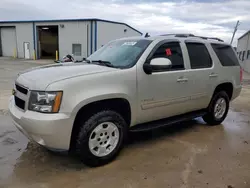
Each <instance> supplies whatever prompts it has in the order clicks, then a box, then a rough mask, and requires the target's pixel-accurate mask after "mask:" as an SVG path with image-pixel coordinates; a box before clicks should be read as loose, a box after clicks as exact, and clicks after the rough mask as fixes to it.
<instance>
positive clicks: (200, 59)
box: [186, 43, 212, 69]
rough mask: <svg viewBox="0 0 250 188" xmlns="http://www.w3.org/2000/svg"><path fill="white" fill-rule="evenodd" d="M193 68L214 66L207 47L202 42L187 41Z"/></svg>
mask: <svg viewBox="0 0 250 188" xmlns="http://www.w3.org/2000/svg"><path fill="white" fill-rule="evenodd" d="M186 45H187V49H188V54H189V58H190V64H191V68H192V69H201V68H210V67H212V59H211V57H210V55H209V52H208V50H207V47H206V46H205V45H204V44H202V43H186Z"/></svg>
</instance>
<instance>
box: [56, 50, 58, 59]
mask: <svg viewBox="0 0 250 188" xmlns="http://www.w3.org/2000/svg"><path fill="white" fill-rule="evenodd" d="M56 61H58V50H56Z"/></svg>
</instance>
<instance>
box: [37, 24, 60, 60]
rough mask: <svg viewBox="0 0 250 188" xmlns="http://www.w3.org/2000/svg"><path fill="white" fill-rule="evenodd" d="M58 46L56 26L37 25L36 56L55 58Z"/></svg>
mask: <svg viewBox="0 0 250 188" xmlns="http://www.w3.org/2000/svg"><path fill="white" fill-rule="evenodd" d="M58 46H59V45H58V26H57V25H49V26H38V54H39V56H38V57H39V58H40V59H55V58H56V51H57V50H59V49H58Z"/></svg>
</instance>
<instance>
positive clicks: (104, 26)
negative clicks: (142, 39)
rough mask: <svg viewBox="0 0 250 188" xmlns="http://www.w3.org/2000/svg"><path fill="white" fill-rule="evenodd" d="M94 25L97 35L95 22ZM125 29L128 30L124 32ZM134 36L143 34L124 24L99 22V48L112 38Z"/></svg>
mask: <svg viewBox="0 0 250 188" xmlns="http://www.w3.org/2000/svg"><path fill="white" fill-rule="evenodd" d="M93 25H94V36H95V24H93ZM124 29H126V30H127V32H124ZM133 36H141V34H140V33H138V32H137V31H135V30H133V29H131V28H130V27H128V26H126V25H123V24H116V23H109V22H102V21H98V22H97V49H98V48H100V47H101V46H102V45H105V44H106V43H108V42H109V41H111V40H114V39H119V38H123V37H133Z"/></svg>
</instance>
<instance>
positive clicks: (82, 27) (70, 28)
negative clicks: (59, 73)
mask: <svg viewBox="0 0 250 188" xmlns="http://www.w3.org/2000/svg"><path fill="white" fill-rule="evenodd" d="M60 24H63V25H64V27H63V28H61V27H60ZM45 25H58V35H59V36H58V37H59V59H62V57H63V56H65V55H67V54H72V44H81V45H82V54H81V56H79V57H78V56H75V58H76V59H81V58H82V57H87V51H88V48H89V51H90V47H87V46H88V45H87V42H88V43H89V46H90V37H89V41H87V38H88V37H87V33H89V35H90V22H87V21H74V22H41V23H40V22H37V23H36V26H45ZM87 28H88V29H89V32H87Z"/></svg>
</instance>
